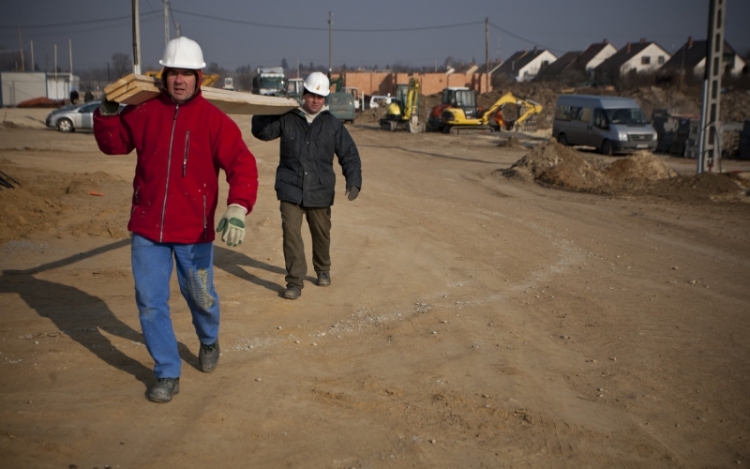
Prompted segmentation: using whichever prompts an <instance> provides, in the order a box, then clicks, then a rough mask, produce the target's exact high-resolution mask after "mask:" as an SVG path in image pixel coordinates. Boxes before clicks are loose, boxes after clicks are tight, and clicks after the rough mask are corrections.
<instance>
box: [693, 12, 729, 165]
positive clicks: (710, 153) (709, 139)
mask: <svg viewBox="0 0 750 469" xmlns="http://www.w3.org/2000/svg"><path fill="white" fill-rule="evenodd" d="M724 4H725V2H724V1H722V0H710V6H709V11H708V39H707V40H706V67H705V69H706V72H705V75H704V79H703V97H702V99H701V127H700V136H699V138H698V168H697V172H698V173H699V174H700V173H702V172H704V171H708V172H711V171H713V170H714V168H715V167H718V171H719V172H721V136H722V127H721V121H720V119H721V113H720V110H721V106H720V105H721V76H722V75H723V74H724V64H723V63H722V57H723V55H724V18H725V17H726V14H725V6H724Z"/></svg>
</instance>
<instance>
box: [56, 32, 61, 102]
mask: <svg viewBox="0 0 750 469" xmlns="http://www.w3.org/2000/svg"><path fill="white" fill-rule="evenodd" d="M58 91H59V88H58V87H57V44H55V99H60V95H59V93H58Z"/></svg>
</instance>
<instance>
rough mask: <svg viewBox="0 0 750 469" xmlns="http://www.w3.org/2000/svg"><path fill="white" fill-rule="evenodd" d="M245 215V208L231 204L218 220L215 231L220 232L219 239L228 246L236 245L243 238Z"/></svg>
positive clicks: (240, 242)
mask: <svg viewBox="0 0 750 469" xmlns="http://www.w3.org/2000/svg"><path fill="white" fill-rule="evenodd" d="M245 215H247V209H246V208H245V207H243V206H242V205H237V204H231V205H230V206H229V207H227V211H226V212H224V216H223V217H221V220H219V225H218V226H217V227H216V232H217V233H218V232H221V240H222V241H226V243H227V244H228V245H229V246H238V245H240V244H242V240H243V239H245Z"/></svg>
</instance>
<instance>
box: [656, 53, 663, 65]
mask: <svg viewBox="0 0 750 469" xmlns="http://www.w3.org/2000/svg"><path fill="white" fill-rule="evenodd" d="M657 62H659V65H663V64H664V56H663V55H660V56H659V59H658V60H657Z"/></svg>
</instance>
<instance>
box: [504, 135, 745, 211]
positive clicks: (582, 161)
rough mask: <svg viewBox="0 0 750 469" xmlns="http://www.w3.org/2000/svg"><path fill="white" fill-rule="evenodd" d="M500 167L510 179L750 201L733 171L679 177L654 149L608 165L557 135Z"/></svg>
mask: <svg viewBox="0 0 750 469" xmlns="http://www.w3.org/2000/svg"><path fill="white" fill-rule="evenodd" d="M498 171H499V173H500V174H502V175H503V176H505V177H506V178H510V179H514V180H520V181H524V182H537V183H540V184H542V185H545V186H548V187H555V188H560V189H566V190H572V191H578V192H590V193H596V194H617V195H654V196H659V197H669V198H675V199H683V200H707V199H713V200H715V199H716V197H722V198H723V199H724V200H730V199H732V198H734V199H736V200H741V201H750V199H748V197H747V195H748V190H747V188H748V187H750V184H749V183H748V181H747V180H745V179H742V178H740V177H738V176H736V175H733V174H726V173H722V174H717V173H702V174H698V175H695V176H679V175H678V174H677V173H676V172H675V171H674V170H673V169H672V168H670V167H669V166H668V165H667V164H666V163H665V162H664V161H663V160H662V159H661V158H659V157H658V156H656V155H654V154H653V153H651V152H648V151H639V152H637V153H635V154H633V155H630V156H628V157H624V158H617V159H615V160H614V161H612V162H611V163H607V162H605V161H603V160H601V159H598V158H595V157H593V156H589V155H584V154H582V153H580V152H578V151H576V150H574V149H573V148H571V147H566V146H563V145H560V144H559V143H557V142H556V141H555V140H554V139H550V140H549V141H548V142H547V143H546V144H543V145H540V146H538V147H536V148H534V149H533V150H532V151H531V152H530V153H528V154H527V155H525V156H524V157H523V158H521V159H520V160H518V161H517V162H515V163H514V164H513V165H512V166H511V167H510V168H508V169H505V170H498Z"/></svg>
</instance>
